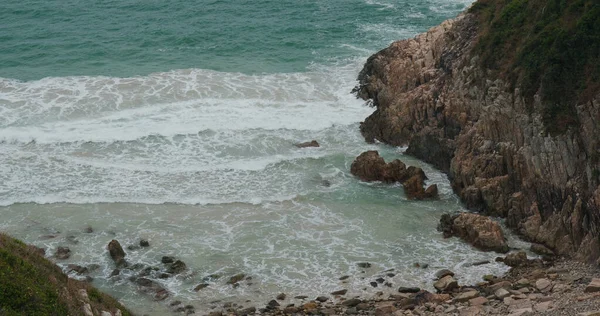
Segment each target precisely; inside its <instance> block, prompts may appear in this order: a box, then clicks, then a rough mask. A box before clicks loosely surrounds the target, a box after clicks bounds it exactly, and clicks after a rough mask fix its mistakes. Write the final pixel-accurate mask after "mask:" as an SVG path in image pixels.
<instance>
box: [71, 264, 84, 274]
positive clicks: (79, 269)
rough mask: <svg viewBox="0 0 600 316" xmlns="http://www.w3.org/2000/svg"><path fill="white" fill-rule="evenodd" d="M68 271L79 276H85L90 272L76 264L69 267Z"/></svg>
mask: <svg viewBox="0 0 600 316" xmlns="http://www.w3.org/2000/svg"><path fill="white" fill-rule="evenodd" d="M67 269H68V271H69V272H71V271H75V272H76V273H77V274H84V273H87V272H88V268H86V267H82V266H80V265H76V264H69V265H67Z"/></svg>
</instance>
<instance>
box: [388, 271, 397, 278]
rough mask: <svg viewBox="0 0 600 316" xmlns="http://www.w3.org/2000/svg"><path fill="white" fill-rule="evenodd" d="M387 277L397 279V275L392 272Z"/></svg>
mask: <svg viewBox="0 0 600 316" xmlns="http://www.w3.org/2000/svg"><path fill="white" fill-rule="evenodd" d="M386 275H387V276H388V277H390V278H393V277H395V276H396V274H394V273H391V272H390V273H388V274H386Z"/></svg>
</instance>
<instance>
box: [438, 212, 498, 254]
mask: <svg viewBox="0 0 600 316" xmlns="http://www.w3.org/2000/svg"><path fill="white" fill-rule="evenodd" d="M438 229H439V230H440V231H442V232H443V233H444V237H445V238H448V237H452V236H456V237H459V238H461V239H463V240H465V241H466V242H468V243H470V244H471V245H473V246H474V247H476V248H479V249H481V250H483V251H496V252H500V253H505V252H508V244H507V243H506V239H505V238H504V233H503V232H502V228H500V225H499V224H498V223H496V222H494V221H493V220H491V219H490V218H488V217H486V216H482V215H478V214H471V213H460V214H458V215H450V214H444V215H442V218H441V220H440V225H439V227H438Z"/></svg>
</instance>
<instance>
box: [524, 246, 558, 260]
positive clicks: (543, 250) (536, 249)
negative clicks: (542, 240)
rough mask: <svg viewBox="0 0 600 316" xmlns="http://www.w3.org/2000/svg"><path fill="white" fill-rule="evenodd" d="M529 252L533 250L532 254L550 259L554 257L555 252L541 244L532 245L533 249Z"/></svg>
mask: <svg viewBox="0 0 600 316" xmlns="http://www.w3.org/2000/svg"><path fill="white" fill-rule="evenodd" d="M529 250H531V252H533V253H535V254H538V255H541V256H549V257H552V256H554V251H552V250H550V249H549V248H548V247H546V246H544V245H541V244H531V247H530V248H529Z"/></svg>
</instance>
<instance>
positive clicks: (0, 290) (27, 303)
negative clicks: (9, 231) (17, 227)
mask: <svg viewBox="0 0 600 316" xmlns="http://www.w3.org/2000/svg"><path fill="white" fill-rule="evenodd" d="M81 289H85V290H86V292H87V293H88V296H89V302H87V303H89V304H90V305H89V306H90V307H91V309H92V310H98V311H110V312H115V311H116V310H117V309H119V310H121V313H122V315H131V313H130V312H129V311H127V309H125V308H124V307H123V306H122V305H121V304H119V303H118V302H117V301H116V300H115V299H114V298H112V297H110V296H108V295H106V294H103V293H100V292H99V291H98V290H96V289H94V288H93V287H91V286H90V285H89V284H87V283H84V282H80V281H77V280H73V279H69V278H68V277H67V276H66V275H65V274H64V273H63V272H62V270H61V269H60V268H59V267H58V266H56V265H55V264H53V263H52V262H50V261H48V260H47V259H46V258H44V256H43V252H41V251H40V249H38V248H35V247H33V246H28V245H26V244H24V243H22V242H21V241H19V240H16V239H14V238H11V237H9V236H7V235H5V234H2V233H0V315H83V313H84V312H83V305H84V304H85V303H86V302H84V301H85V300H84V299H83V298H82V297H81V294H80V292H79V291H80V290H81Z"/></svg>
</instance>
